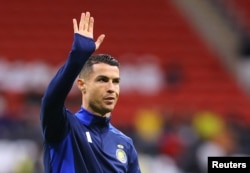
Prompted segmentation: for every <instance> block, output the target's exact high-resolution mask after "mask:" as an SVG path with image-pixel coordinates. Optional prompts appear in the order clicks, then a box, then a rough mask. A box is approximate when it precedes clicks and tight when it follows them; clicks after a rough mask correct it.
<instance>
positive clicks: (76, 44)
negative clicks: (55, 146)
mask: <svg viewBox="0 0 250 173" xmlns="http://www.w3.org/2000/svg"><path fill="white" fill-rule="evenodd" d="M93 26H94V18H93V17H90V13H89V12H87V13H86V14H85V13H82V15H81V19H80V23H79V27H78V25H77V21H76V19H73V29H74V41H73V45H72V49H71V52H70V54H69V57H68V59H67V61H66V62H65V64H64V65H63V66H62V67H61V68H60V69H59V70H58V72H57V74H56V75H55V76H54V78H53V79H52V81H51V82H50V84H49V85H48V88H47V89H46V91H45V93H44V96H43V98H42V103H41V123H42V130H43V134H44V137H45V139H46V140H49V141H54V142H56V141H60V140H62V139H63V137H64V136H65V135H66V133H67V132H68V129H67V127H68V126H67V118H66V109H65V107H64V102H65V100H66V97H67V95H68V93H69V92H70V90H71V88H72V85H73V83H74V80H75V79H76V77H77V75H78V74H79V72H80V70H81V68H82V66H83V65H84V63H85V62H86V60H87V59H88V57H89V56H90V55H91V54H92V53H93V52H94V51H95V50H96V49H98V48H99V46H100V45H101V43H102V42H103V39H104V37H105V36H104V35H100V36H99V37H98V39H97V41H96V42H94V40H93Z"/></svg>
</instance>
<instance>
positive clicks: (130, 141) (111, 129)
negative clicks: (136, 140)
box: [109, 124, 133, 145]
mask: <svg viewBox="0 0 250 173" xmlns="http://www.w3.org/2000/svg"><path fill="white" fill-rule="evenodd" d="M109 129H110V131H111V132H112V133H114V134H116V135H117V136H118V137H119V138H121V139H123V140H125V141H126V142H127V143H129V144H130V145H133V140H132V138H130V137H129V136H127V135H126V134H124V133H123V132H122V131H120V130H119V129H117V128H116V127H114V126H113V125H112V124H110V125H109Z"/></svg>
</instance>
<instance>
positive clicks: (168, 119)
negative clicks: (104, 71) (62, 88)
mask: <svg viewBox="0 0 250 173" xmlns="http://www.w3.org/2000/svg"><path fill="white" fill-rule="evenodd" d="M0 2H1V5H0V24H1V27H0V173H40V172H42V171H43V168H42V139H41V132H40V126H39V108H40V100H41V97H42V94H43V91H44V89H45V88H46V86H47V84H48V82H49V81H50V79H51V78H52V76H53V75H54V73H55V72H56V70H57V69H58V67H59V66H60V65H62V63H63V62H64V61H65V60H66V58H67V55H68V53H69V51H70V48H71V43H72V39H73V29H72V18H74V17H76V18H77V19H79V17H80V15H79V14H80V13H81V12H84V11H90V12H91V13H92V15H93V16H94V17H95V21H96V23H95V36H97V35H99V34H102V33H105V34H106V38H105V42H104V44H103V45H102V47H101V48H100V50H98V52H101V53H109V54H111V55H113V56H115V57H117V58H118V59H119V60H120V62H121V77H122V83H121V96H120V100H119V102H118V105H117V107H116V109H115V110H114V112H113V115H114V116H113V119H112V122H113V124H114V125H115V126H117V127H118V128H120V129H121V130H123V131H124V133H126V134H128V135H129V136H131V137H132V138H133V139H134V143H135V145H136V147H137V150H138V153H139V159H140V164H141V167H142V172H143V173H165V172H168V173H205V172H206V166H207V165H206V164H207V157H208V156H231V155H249V154H250V147H249V146H250V136H249V133H250V108H249V106H250V104H249V103H250V98H249V97H250V35H249V34H250V20H249V19H250V1H248V0H202V1H200V0H188V1H186V0H155V1H152V0H144V1H132V0H126V1H116V0H106V1H98V0H81V1H80V0H75V1H66V0H62V1H49V0H43V1H39V0H26V1H18V0H9V1H3V0H0ZM66 105H67V106H68V107H69V108H70V109H71V110H72V111H77V110H78V108H79V106H80V94H79V92H78V91H77V89H76V88H73V90H72V92H71V93H70V95H69V97H68V100H67V102H66Z"/></svg>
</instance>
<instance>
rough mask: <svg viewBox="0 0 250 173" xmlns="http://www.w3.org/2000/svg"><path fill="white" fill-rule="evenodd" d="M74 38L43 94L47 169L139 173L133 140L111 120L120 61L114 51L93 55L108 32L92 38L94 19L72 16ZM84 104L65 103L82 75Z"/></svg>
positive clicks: (66, 172) (69, 172)
mask: <svg viewBox="0 0 250 173" xmlns="http://www.w3.org/2000/svg"><path fill="white" fill-rule="evenodd" d="M73 28H74V42H73V45H72V50H71V52H70V54H69V57H68V60H67V61H66V62H65V64H64V65H63V66H62V67H61V68H60V69H59V71H58V72H57V74H56V75H55V77H54V78H53V79H52V81H51V82H50V84H49V86H48V88H47V90H46V91H45V93H44V96H43V98H42V104H41V124H42V130H43V136H44V167H45V172H46V173H140V168H139V164H138V156H137V152H136V150H135V147H134V145H133V142H132V140H131V139H130V138H129V137H127V136H125V135H124V134H123V133H121V132H120V131H119V130H117V129H116V128H115V127H113V126H112V125H111V123H110V118H111V111H112V110H113V109H114V107H115V105H116V102H117V99H118V96H119V81H120V76H119V63H118V61H117V60H116V59H114V58H113V57H111V56H110V55H104V54H103V55H102V54H98V55H92V53H93V52H94V51H95V50H97V49H98V48H99V46H100V45H101V43H102V42H103V40H104V37H105V35H100V36H99V37H98V38H97V40H96V42H94V40H93V28H94V18H93V17H91V16H90V13H89V12H86V13H82V14H81V19H80V22H79V26H78V24H77V21H76V19H73ZM77 76H78V79H77V85H78V88H79V89H80V91H81V93H82V105H81V109H80V110H79V111H78V112H77V113H76V114H73V113H71V112H70V111H69V110H67V109H66V108H65V107H64V102H65V99H66V97H67V95H68V93H69V91H70V90H71V88H72V85H73V83H74V81H75V79H76V78H77Z"/></svg>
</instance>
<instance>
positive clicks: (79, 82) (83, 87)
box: [77, 78, 86, 93]
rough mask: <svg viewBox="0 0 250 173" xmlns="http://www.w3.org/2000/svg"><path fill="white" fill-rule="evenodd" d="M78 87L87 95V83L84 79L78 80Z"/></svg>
mask: <svg viewBox="0 0 250 173" xmlns="http://www.w3.org/2000/svg"><path fill="white" fill-rule="evenodd" d="M77 87H78V89H79V90H80V91H81V92H82V93H85V91H86V88H85V87H86V85H85V81H84V80H83V79H82V78H78V79H77Z"/></svg>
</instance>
